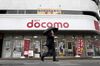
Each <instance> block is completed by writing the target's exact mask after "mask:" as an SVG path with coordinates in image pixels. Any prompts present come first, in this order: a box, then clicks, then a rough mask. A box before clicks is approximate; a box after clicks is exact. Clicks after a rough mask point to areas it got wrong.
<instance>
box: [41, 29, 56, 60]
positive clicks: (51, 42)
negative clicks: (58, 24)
mask: <svg viewBox="0 0 100 66" xmlns="http://www.w3.org/2000/svg"><path fill="white" fill-rule="evenodd" d="M46 38H47V40H46V46H47V48H48V52H45V53H43V54H42V55H41V60H42V61H44V57H47V56H53V61H57V59H56V50H55V44H54V31H53V30H50V31H49V32H48V34H47V35H46Z"/></svg>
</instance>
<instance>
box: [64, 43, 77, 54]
mask: <svg viewBox="0 0 100 66" xmlns="http://www.w3.org/2000/svg"><path fill="white" fill-rule="evenodd" d="M66 43H67V44H66V48H67V54H66V55H67V56H74V52H75V51H74V50H75V49H74V48H75V46H74V42H71V41H68V42H66Z"/></svg>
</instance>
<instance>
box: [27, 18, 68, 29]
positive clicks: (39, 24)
mask: <svg viewBox="0 0 100 66" xmlns="http://www.w3.org/2000/svg"><path fill="white" fill-rule="evenodd" d="M27 27H28V28H40V27H42V28H49V27H57V28H68V27H69V23H67V22H52V21H46V22H43V21H40V20H36V19H35V20H31V21H30V22H28V23H27Z"/></svg>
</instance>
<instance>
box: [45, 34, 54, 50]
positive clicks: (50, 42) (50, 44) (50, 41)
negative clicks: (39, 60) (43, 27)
mask: <svg viewBox="0 0 100 66" xmlns="http://www.w3.org/2000/svg"><path fill="white" fill-rule="evenodd" d="M46 46H47V47H48V48H49V49H52V48H54V47H55V44H54V37H53V36H51V35H49V36H47V40H46Z"/></svg>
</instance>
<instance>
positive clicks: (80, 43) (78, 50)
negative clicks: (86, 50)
mask: <svg viewBox="0 0 100 66" xmlns="http://www.w3.org/2000/svg"><path fill="white" fill-rule="evenodd" d="M83 47H84V41H83V39H82V37H78V38H77V42H76V55H79V56H81V55H82V53H83Z"/></svg>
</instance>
